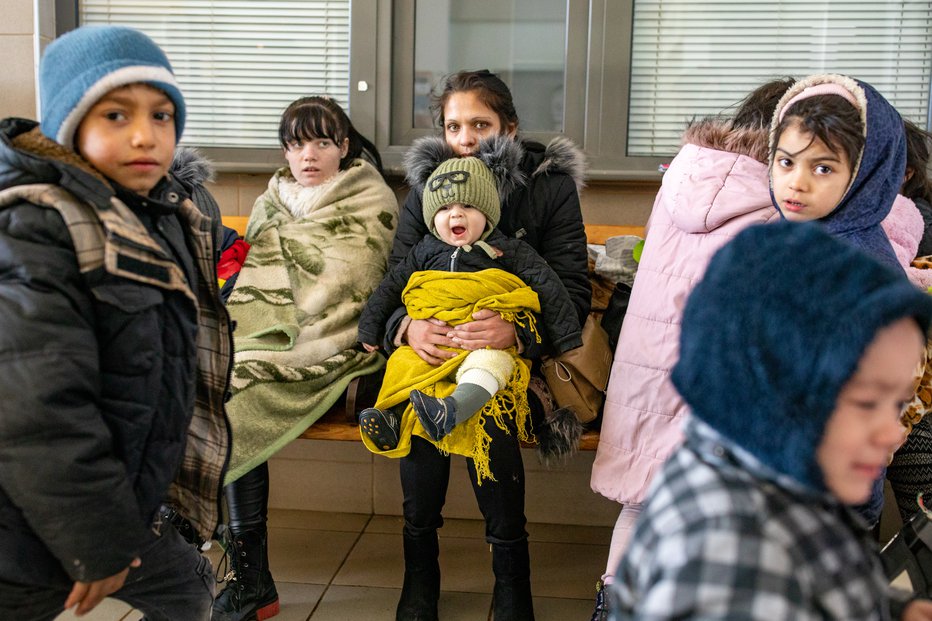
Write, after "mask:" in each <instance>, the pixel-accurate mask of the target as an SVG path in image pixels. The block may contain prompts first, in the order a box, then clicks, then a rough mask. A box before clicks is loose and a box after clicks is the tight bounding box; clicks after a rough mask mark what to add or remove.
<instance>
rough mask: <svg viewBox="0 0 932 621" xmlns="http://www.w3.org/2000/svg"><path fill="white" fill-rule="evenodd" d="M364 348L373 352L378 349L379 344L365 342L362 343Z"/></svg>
mask: <svg viewBox="0 0 932 621" xmlns="http://www.w3.org/2000/svg"><path fill="white" fill-rule="evenodd" d="M362 348H363V349H365V350H366V351H367V352H368V353H370V354H371V353H372V352H374V351H378V349H379V346H378V345H370V344H369V343H363V344H362Z"/></svg>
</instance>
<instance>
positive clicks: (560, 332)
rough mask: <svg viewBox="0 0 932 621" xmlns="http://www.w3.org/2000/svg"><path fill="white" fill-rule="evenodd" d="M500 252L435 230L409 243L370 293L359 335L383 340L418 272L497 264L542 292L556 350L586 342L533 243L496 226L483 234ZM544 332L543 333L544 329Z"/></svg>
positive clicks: (553, 275)
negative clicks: (460, 243) (464, 244)
mask: <svg viewBox="0 0 932 621" xmlns="http://www.w3.org/2000/svg"><path fill="white" fill-rule="evenodd" d="M485 243H487V244H488V245H489V246H492V247H493V248H495V249H497V250H499V251H500V252H501V253H502V255H501V256H500V257H497V258H494V259H493V258H492V257H490V256H489V255H488V254H487V253H486V252H485V251H483V250H482V248H480V247H479V246H472V247H471V249H470V250H466V248H457V247H456V246H451V245H449V244H447V243H446V242H444V241H443V240H441V239H438V238H437V237H434V236H433V235H431V234H428V235H425V236H424V238H423V239H422V240H421V241H420V242H419V243H418V244H417V245H416V246H415V247H414V248H412V249H411V252H409V253H408V256H407V257H405V259H404V260H403V261H402V262H401V263H398V264H397V265H395V266H394V267H393V268H392V269H391V270H389V272H388V273H387V274H386V275H385V278H383V279H382V282H381V284H379V287H378V289H376V290H375V292H374V293H373V294H372V296H371V297H370V298H369V301H368V302H367V303H366V307H365V308H364V309H363V311H362V315H361V316H360V318H359V341H360V342H361V343H369V344H373V345H376V344H378V343H380V342H381V341H382V338H383V334H382V330H383V326H384V325H385V322H386V320H387V319H388V318H389V316H391V314H392V313H393V312H394V311H395V309H397V308H398V306H399V305H400V304H401V303H402V302H401V293H402V291H404V288H405V286H407V284H408V279H409V278H410V277H411V275H412V274H413V273H414V272H418V271H422V270H439V271H444V272H478V271H480V270H484V269H492V268H498V269H501V270H504V271H506V272H508V273H509V274H514V275H515V276H517V277H518V278H520V279H521V280H523V281H524V283H525V284H526V285H528V286H529V287H531V289H533V290H534V292H535V293H537V295H538V297H539V298H540V303H541V314H542V315H543V317H544V321H543V327H544V328H545V334H546V338H548V340H549V342H550V344H551V345H552V346H553V348H554V349H555V350H556V351H558V352H561V353H562V352H564V351H566V350H568V349H573V348H574V347H579V346H580V345H581V344H582V337H581V332H582V331H581V329H580V327H579V318H578V317H577V316H576V309H575V308H574V306H573V303H572V301H571V300H570V297H569V295H568V294H567V293H566V288H565V287H564V286H563V283H562V282H561V281H560V277H559V276H557V274H556V273H555V272H554V271H553V270H552V269H551V268H550V266H549V265H547V262H546V261H544V260H543V259H542V258H541V257H540V255H538V254H537V253H536V252H535V251H534V249H533V248H531V246H530V245H529V244H526V243H525V242H524V241H522V240H520V239H511V238H508V237H505V236H504V235H503V234H502V233H501V232H500V231H499V230H498V229H495V230H493V231H492V233H491V234H490V235H489V237H488V238H487V239H486V240H485ZM541 336H542V338H543V337H544V335H543V334H542V335H541Z"/></svg>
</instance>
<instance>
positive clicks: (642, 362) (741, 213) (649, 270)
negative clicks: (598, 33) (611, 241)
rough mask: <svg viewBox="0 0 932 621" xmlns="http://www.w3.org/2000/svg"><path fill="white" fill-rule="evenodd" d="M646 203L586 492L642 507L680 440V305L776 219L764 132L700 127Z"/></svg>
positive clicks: (686, 137)
mask: <svg viewBox="0 0 932 621" xmlns="http://www.w3.org/2000/svg"><path fill="white" fill-rule="evenodd" d="M683 141H684V143H685V145H684V146H683V148H682V149H681V150H680V152H679V154H677V156H676V158H674V160H673V162H672V163H671V164H670V168H669V170H667V172H666V174H665V175H664V178H663V184H662V186H661V188H660V192H659V193H658V194H657V198H656V200H655V202H654V208H653V212H652V214H651V219H650V223H649V224H648V229H647V231H648V232H647V239H646V242H645V244H644V251H643V254H642V256H641V263H640V265H639V267H638V273H637V277H636V279H635V281H634V288H633V291H632V293H631V300H630V303H629V306H628V310H627V314H626V315H625V320H624V323H623V324H622V328H621V334H620V335H619V339H618V347H617V349H616V351H615V361H614V364H613V365H612V373H611V379H610V380H609V384H608V395H607V398H606V402H605V413H604V420H603V422H602V432H601V438H600V440H599V448H598V452H597V453H596V458H595V463H594V465H593V467H592V481H591V483H592V489H593V490H594V491H596V492H598V493H600V494H602V495H603V496H605V497H607V498H610V499H612V500H615V501H618V502H621V503H629V502H635V503H638V502H641V501H643V499H644V497H645V495H646V492H647V487H648V485H649V484H650V481H651V478H652V477H653V476H654V473H655V472H657V471H658V470H659V468H660V465H661V464H662V463H663V462H664V460H666V458H667V456H668V455H669V454H670V453H671V452H672V450H673V448H674V447H675V446H676V445H677V444H679V442H680V440H681V430H680V427H681V425H682V418H683V415H684V413H685V411H686V405H685V404H684V403H683V401H682V399H681V398H680V396H679V395H678V394H677V392H676V390H675V389H674V388H673V385H672V384H671V383H670V379H669V376H670V370H671V369H672V367H673V365H674V363H675V362H676V360H677V357H678V353H679V352H678V350H679V336H680V320H681V317H682V312H683V306H684V304H685V303H686V298H687V296H688V295H689V293H690V291H692V288H693V286H694V285H695V284H696V283H697V282H698V281H699V279H700V278H701V277H702V274H703V272H704V271H705V268H706V265H707V263H708V261H709V259H710V258H711V257H712V255H713V254H714V253H715V251H716V250H718V249H719V248H720V247H721V246H722V245H724V244H725V243H726V242H727V241H728V240H730V239H731V238H732V237H734V236H735V235H736V234H737V233H738V232H739V231H741V230H742V229H744V228H745V227H748V226H750V225H752V224H758V223H765V222H770V221H773V220H778V219H779V218H780V215H779V213H778V212H777V210H776V209H775V208H774V206H773V205H772V203H771V201H770V192H769V189H768V187H769V186H768V179H767V165H766V164H765V163H762V162H761V161H760V160H763V161H766V160H767V156H766V149H767V134H766V132H765V131H750V130H746V129H743V130H734V129H730V126H729V124H728V123H727V122H722V121H702V122H700V123H698V124H696V125H693V126H692V127H691V128H690V129H689V130H687V132H686V134H685V135H684V137H683Z"/></svg>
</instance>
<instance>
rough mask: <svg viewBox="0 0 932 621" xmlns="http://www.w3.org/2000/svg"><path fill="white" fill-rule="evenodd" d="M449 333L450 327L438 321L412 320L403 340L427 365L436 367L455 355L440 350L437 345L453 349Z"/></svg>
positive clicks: (453, 352)
mask: <svg viewBox="0 0 932 621" xmlns="http://www.w3.org/2000/svg"><path fill="white" fill-rule="evenodd" d="M449 332H450V326H448V325H447V324H446V322H443V321H440V320H439V319H433V318H431V319H412V320H411V323H410V324H409V325H408V329H407V330H406V331H405V334H404V340H405V342H406V343H407V344H408V345H410V346H411V349H413V350H414V353H416V354H417V355H418V356H419V357H420V358H421V360H423V361H424V362H426V363H427V364H432V365H434V366H438V365H440V364H443V362H444V361H445V360H449V359H450V358H455V357H456V355H457V353H456V352H455V351H449V350H447V349H440V347H439V345H446V346H447V347H454V346H455V345H456V343H454V342H453V339H451V338H450V337H449V336H447V334H448V333H449Z"/></svg>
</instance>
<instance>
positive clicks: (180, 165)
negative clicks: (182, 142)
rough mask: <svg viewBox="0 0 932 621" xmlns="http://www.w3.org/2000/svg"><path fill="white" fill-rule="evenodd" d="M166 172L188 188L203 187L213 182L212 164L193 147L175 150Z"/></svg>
mask: <svg viewBox="0 0 932 621" xmlns="http://www.w3.org/2000/svg"><path fill="white" fill-rule="evenodd" d="M168 172H169V174H171V176H172V177H174V178H175V179H177V180H178V181H180V182H181V183H182V184H183V185H184V186H185V187H188V188H191V187H194V186H199V185H204V184H205V183H207V182H208V181H213V180H214V165H213V163H211V161H210V160H208V159H207V158H206V157H204V155H203V154H202V153H201V152H200V151H198V150H197V149H195V148H193V147H178V148H176V149H175V157H174V159H173V160H172V165H171V168H169V170H168Z"/></svg>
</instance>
